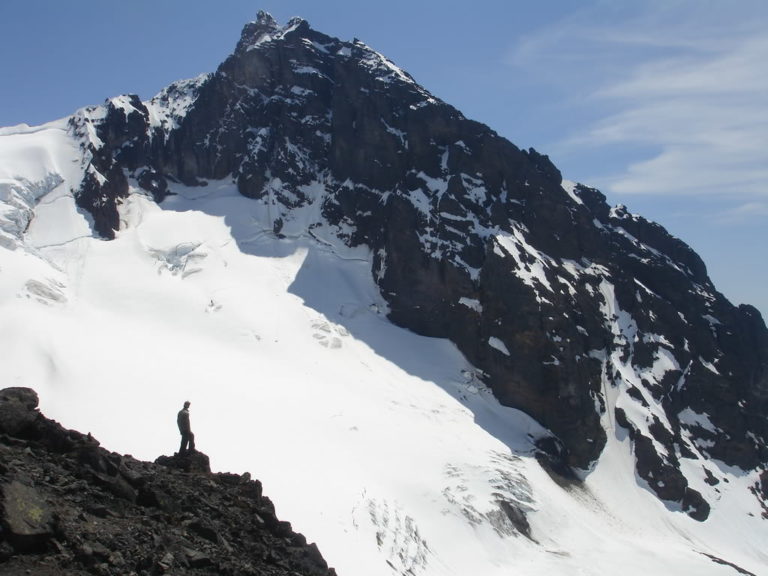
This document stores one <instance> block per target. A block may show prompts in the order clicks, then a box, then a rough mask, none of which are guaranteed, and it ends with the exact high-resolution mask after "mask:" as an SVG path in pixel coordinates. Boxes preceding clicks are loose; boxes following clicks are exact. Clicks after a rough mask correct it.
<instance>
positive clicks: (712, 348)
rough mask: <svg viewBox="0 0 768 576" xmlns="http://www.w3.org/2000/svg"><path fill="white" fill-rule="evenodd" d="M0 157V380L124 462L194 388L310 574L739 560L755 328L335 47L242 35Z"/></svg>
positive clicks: (444, 108) (629, 229)
mask: <svg viewBox="0 0 768 576" xmlns="http://www.w3.org/2000/svg"><path fill="white" fill-rule="evenodd" d="M33 153H34V154H38V155H39V156H40V157H41V158H42V160H41V161H39V162H36V163H33V164H24V163H23V162H22V161H21V159H23V158H30V157H33V156H31V154H33ZM0 154H1V155H2V157H3V159H4V161H3V162H2V163H0V166H2V167H3V170H4V172H3V173H2V174H0V177H2V178H3V180H2V182H3V183H2V185H3V186H4V188H3V189H4V191H5V192H4V199H5V200H6V201H5V202H4V205H3V210H4V212H3V218H4V220H3V226H2V230H3V238H4V240H3V243H4V244H3V245H4V246H6V248H7V249H6V250H4V251H3V252H2V256H3V262H2V263H0V266H1V267H2V269H3V270H4V271H10V273H8V274H6V286H5V288H4V289H3V291H2V298H3V303H4V304H3V307H2V314H3V320H4V325H7V326H9V327H11V330H10V332H9V334H12V335H13V336H10V335H6V336H5V337H4V340H3V345H4V348H5V349H7V350H8V351H9V357H10V358H12V361H11V362H10V363H8V364H7V365H4V367H3V368H2V370H3V372H2V377H3V378H4V379H5V381H6V382H9V383H18V382H23V383H26V384H27V385H32V386H35V387H42V388H44V389H45V394H44V395H43V397H44V398H45V397H47V396H50V398H52V400H51V401H50V402H51V406H50V410H53V411H52V412H51V414H52V415H54V417H58V418H60V419H62V420H64V421H67V422H68V423H69V422H70V420H65V418H64V415H65V414H69V415H70V416H68V418H72V419H73V421H72V425H74V426H77V427H79V428H83V429H94V431H97V432H98V436H99V437H100V438H103V439H104V440H105V441H107V442H115V443H118V444H119V446H115V447H116V448H118V449H121V450H122V451H129V452H135V451H136V450H137V449H136V446H137V445H139V446H142V447H143V448H142V449H148V447H150V446H153V445H156V444H157V442H158V438H159V437H162V436H160V435H161V434H162V432H161V431H162V430H163V429H164V428H165V429H167V424H164V423H165V421H167V419H168V416H167V414H169V413H173V410H172V406H174V405H176V404H178V402H179V400H180V398H179V395H180V394H181V395H183V396H188V395H192V394H193V393H194V394H195V395H196V396H195V399H197V398H200V399H203V401H202V402H203V403H204V406H205V407H204V408H203V410H205V412H204V413H203V414H202V416H203V422H204V423H203V426H206V428H205V429H204V434H202V435H201V437H202V438H205V437H207V438H208V441H209V442H211V446H215V450H206V451H208V452H210V453H211V454H212V456H213V458H214V463H215V462H216V459H217V458H219V459H220V461H221V462H222V463H223V464H224V465H225V466H229V467H232V468H233V469H236V470H237V469H240V470H242V469H244V468H247V469H249V470H252V471H254V472H255V473H257V475H258V476H259V477H263V478H265V481H268V479H272V481H274V483H275V485H276V486H279V488H271V487H269V488H268V489H269V492H270V493H272V494H277V495H278V496H277V497H276V502H277V503H278V507H281V506H286V507H287V508H288V509H289V510H290V514H288V515H289V516H290V517H291V518H297V519H300V522H304V524H303V525H301V526H300V529H301V530H302V532H304V533H307V534H310V535H311V536H312V538H313V539H316V540H317V541H318V543H319V544H320V545H321V548H322V549H323V550H324V551H326V550H329V552H328V553H327V554H328V557H329V560H330V561H331V564H333V565H334V566H337V567H338V568H339V569H340V573H341V574H344V573H345V570H344V568H347V570H349V571H352V572H357V571H365V572H366V573H371V574H374V573H382V574H384V573H390V571H391V570H394V571H395V573H398V572H403V571H407V570H411V571H413V572H415V573H420V572H423V573H437V574H439V573H451V572H450V571H451V570H453V571H454V572H455V573H467V571H469V570H472V571H473V572H478V573H483V574H493V573H497V572H499V573H500V572H501V571H503V570H504V566H507V567H508V566H510V565H512V566H524V565H526V563H527V562H531V563H534V564H535V566H536V568H535V570H538V569H541V570H542V571H544V570H545V569H547V570H548V571H549V573H551V571H552V570H555V571H556V573H572V572H573V571H574V570H576V569H579V568H583V567H585V566H595V565H599V566H600V567H601V568H600V569H599V570H601V571H602V570H605V572H606V573H608V570H609V569H613V570H616V569H619V568H620V567H622V568H623V569H624V570H625V571H626V570H627V569H628V568H627V562H629V563H630V564H631V563H632V562H634V561H636V570H637V573H639V572H640V570H641V568H648V566H652V567H655V568H656V569H657V571H660V572H669V571H671V570H672V569H673V568H681V569H682V567H691V566H695V567H696V568H697V573H712V574H720V573H722V574H726V573H731V572H730V571H731V569H730V568H727V565H722V564H714V563H712V562H711V560H710V559H709V558H708V557H707V556H706V555H704V554H712V555H714V556H717V557H720V558H726V559H728V560H729V561H731V562H735V563H737V564H739V565H741V566H744V567H745V568H752V567H755V566H757V567H759V566H760V565H761V563H763V562H764V561H765V558H764V557H762V556H761V554H762V552H761V551H760V550H761V548H760V544H759V542H760V541H761V538H763V537H764V535H765V526H764V525H765V522H764V520H763V519H762V518H761V514H762V513H763V512H764V510H765V498H766V484H767V482H766V481H765V473H764V472H763V470H764V467H765V461H766V454H765V436H766V418H765V414H766V411H765V406H766V372H765V364H766V330H765V326H764V324H763V322H762V319H761V318H760V317H759V314H757V313H756V311H754V309H751V308H749V307H740V308H734V307H733V306H731V305H730V304H729V303H728V302H727V301H726V300H725V299H724V298H723V297H722V296H721V295H720V294H718V293H717V292H716V291H715V289H714V287H713V286H712V285H711V282H710V281H709V280H708V278H707V276H706V270H705V268H704V265H703V264H702V263H701V261H700V259H699V258H698V257H697V256H696V255H695V254H694V253H693V252H692V251H691V250H690V249H689V248H688V247H687V246H685V245H684V244H683V243H682V242H680V241H679V240H677V239H675V238H672V237H670V236H669V235H667V234H666V232H665V231H664V230H663V229H661V228H660V227H659V226H657V225H654V224H652V223H650V222H647V221H645V220H643V219H642V218H640V217H637V216H634V215H631V214H628V213H627V212H626V210H624V209H622V208H620V207H619V208H615V209H611V208H609V207H608V206H607V205H606V204H605V200H604V198H603V197H602V196H601V195H600V193H599V192H597V191H596V190H593V189H590V188H586V187H584V186H580V185H572V184H569V183H567V182H566V183H563V182H562V181H561V177H560V175H559V173H558V172H557V170H556V169H555V168H554V166H552V165H551V163H550V162H549V161H548V160H547V159H546V157H543V156H541V155H539V154H538V153H536V152H535V151H528V152H524V151H520V150H518V149H517V148H516V147H515V146H514V145H512V144H510V143H509V142H506V141H505V140H503V139H501V138H499V137H498V136H497V135H495V134H494V133H493V132H492V131H490V130H489V129H488V128H486V127H484V126H482V125H479V124H477V123H474V122H471V121H469V120H466V119H465V118H463V116H462V115H461V114H460V113H459V112H458V111H456V110H455V109H453V108H451V107H450V106H448V105H446V104H444V103H442V102H440V101H439V100H437V99H435V98H433V97H432V96H430V95H429V93H428V92H426V91H425V90H424V89H423V88H421V87H419V86H418V85H417V84H415V82H414V81H413V80H412V79H411V78H410V77H409V76H408V75H407V74H405V73H404V72H402V71H400V70H399V69H398V68H397V67H395V66H394V65H393V64H391V63H390V62H388V61H387V60H386V59H385V58H384V57H382V56H381V55H379V54H377V53H376V52H375V51H373V50H371V49H370V48H368V47H367V46H365V45H364V44H362V43H359V42H353V43H345V42H341V41H339V40H336V39H333V38H329V37H327V36H324V35H322V34H320V33H318V32H316V31H313V30H312V29H311V28H310V27H309V26H308V25H307V24H306V23H305V22H303V21H301V20H294V21H292V22H291V23H289V24H288V25H287V26H285V27H282V28H281V27H279V26H277V24H276V23H275V22H274V21H273V20H271V18H270V17H268V16H267V15H261V16H260V18H259V20H258V21H257V22H254V23H251V24H249V25H248V26H246V28H245V30H244V31H243V36H242V38H241V41H240V43H239V44H238V46H237V48H236V50H235V53H234V54H233V55H232V56H231V57H230V58H229V59H228V60H227V61H226V62H224V63H223V64H222V66H221V67H220V68H219V70H218V71H217V72H216V73H215V74H212V75H209V76H203V77H200V78H198V79H195V80H192V81H187V82H182V83H177V84H175V85H172V86H171V87H169V88H168V89H166V90H165V91H163V92H162V93H161V94H160V95H158V97H156V98H155V99H153V100H152V101H149V102H146V103H142V102H140V101H139V99H138V98H136V97H130V96H126V97H119V98H115V99H112V100H110V101H108V102H107V103H106V104H105V105H104V106H102V107H95V108H89V109H84V110H81V111H80V112H78V113H77V114H75V115H74V116H73V117H72V118H71V119H68V120H67V121H65V122H59V123H53V124H51V125H48V126H46V127H40V128H36V129H26V128H25V129H9V130H6V131H5V132H4V136H3V137H2V140H0ZM45 154H48V156H47V157H44V158H43V156H45ZM75 204H76V205H77V206H79V207H80V208H81V209H83V210H84V211H78V210H77V209H76V205H75ZM91 230H95V231H97V232H98V233H99V234H100V235H101V236H102V237H104V238H112V240H111V241H109V242H105V241H102V240H99V239H98V238H95V237H93V236H92V235H91ZM387 319H388V320H390V321H392V322H394V323H395V324H397V325H400V326H403V327H406V328H409V329H410V330H411V331H412V332H410V333H409V332H405V331H403V330H401V329H398V328H396V327H395V326H393V325H392V324H391V323H390V322H389V321H388V320H387ZM84 327H85V332H83V330H82V329H83V328H84ZM413 332H415V333H418V334H422V335H423V336H429V337H439V338H448V339H450V340H451V341H452V342H453V343H454V344H450V343H449V342H448V341H446V340H434V339H431V338H424V337H423V336H416V335H415V334H414V333H413ZM454 345H455V347H454ZM113 366H119V370H117V371H115V369H114V368H113ZM486 386H487V387H488V388H486ZM489 390H490V391H492V392H493V394H494V396H495V397H493V396H490V395H489ZM146 398H152V400H153V403H154V404H156V405H155V406H151V407H149V408H148V407H147V406H146V401H145V399H146ZM496 398H498V399H499V400H500V401H501V402H502V403H504V404H507V405H509V406H511V407H513V408H519V409H522V410H524V411H525V412H527V413H528V414H530V415H531V416H533V417H534V418H535V419H536V420H538V421H539V422H540V423H541V424H543V425H544V426H545V427H546V429H545V428H542V427H541V426H540V425H539V424H537V423H536V422H534V421H533V420H531V419H530V418H529V417H527V416H525V415H524V414H522V413H521V412H518V411H517V410H514V409H513V408H504V407H502V406H500V405H499V404H498V403H497V401H496ZM200 403H201V402H196V405H199V404H200ZM113 404H114V405H116V406H125V409H128V410H129V411H137V410H139V409H140V410H141V411H146V412H147V417H146V420H147V423H148V425H147V429H146V430H141V431H136V430H134V429H133V428H134V427H132V426H129V425H128V426H126V423H127V422H130V421H131V417H130V416H128V415H122V414H119V413H120V412H121V411H122V408H118V409H117V410H116V411H117V412H118V414H117V415H116V414H115V413H114V412H115V411H113V410H107V407H108V406H110V405H113ZM90 407H92V408H93V409H91V408H90ZM46 410H47V411H50V410H49V409H48V408H46ZM58 411H61V412H60V413H59V412H58ZM206 421H207V422H208V423H207V424H206V423H205V422H206ZM214 422H215V424H214ZM126 427H127V428H128V429H130V432H129V431H127V430H126ZM275 427H278V428H279V430H280V431H281V437H280V439H279V440H278V441H277V442H275V444H274V445H265V444H271V442H262V441H261V439H266V438H269V439H270V440H272V439H273V435H274V430H275ZM170 432H171V433H172V432H173V431H172V429H171V431H170ZM553 434H554V435H553ZM165 435H166V436H167V435H168V434H165ZM416 438H418V439H419V442H418V443H416V442H414V440H415V439H416ZM168 441H171V440H170V439H169V440H168ZM173 441H174V442H175V439H174V440H173ZM243 445H245V446H252V452H249V453H248V454H243V451H242V446H243ZM131 446H133V447H131ZM424 446H426V447H427V449H426V450H425V449H424V448H423V447H424ZM156 452H157V449H156V450H155V453H156ZM259 462H263V464H262V465H263V466H265V468H268V469H266V470H265V472H264V474H262V473H260V472H259ZM539 462H541V463H542V464H543V465H544V466H545V468H546V469H548V470H550V472H551V473H552V478H550V477H549V475H547V474H546V473H544V472H543V470H542V468H541V465H540V464H539ZM570 466H575V467H577V468H578V469H580V471H577V473H576V474H575V475H574V473H573V471H571V470H570V468H569V467H570ZM635 468H636V470H637V473H638V474H639V476H637V477H636V476H635V471H634V470H635ZM414 471H418V473H417V474H415V475H414ZM761 474H762V477H763V480H761ZM414 476H415V477H414ZM563 476H565V477H566V478H563ZM310 479H311V480H310ZM556 481H559V482H561V483H563V484H564V485H565V488H563V487H561V486H560V485H559V484H558V483H557V482H556ZM307 482H310V483H316V486H312V487H311V488H309V489H308V487H307V486H306V483H307ZM297 493H302V494H307V500H306V501H301V502H297V501H296V500H295V498H296V496H295V495H296V494H297ZM653 494H656V495H658V496H660V497H661V498H662V499H663V502H660V501H658V500H656V499H655V497H654V496H653ZM292 501H293V503H292ZM279 509H280V508H279ZM678 510H684V511H686V512H688V514H690V516H691V517H693V519H691V518H688V517H686V516H685V515H681V514H679V513H678V512H676V511H678ZM563 514H565V515H566V520H565V521H564V520H563V519H562V516H563ZM576 519H578V522H577V521H576ZM694 519H695V520H694ZM702 520H706V522H704V523H703V524H699V522H697V521H702ZM733 522H735V523H736V525H738V526H740V527H741V529H740V530H737V531H736V532H735V533H734V531H732V530H728V529H727V528H726V527H727V526H730V525H732V523H733ZM681 533H682V534H684V535H685V538H681V537H680V534H681ZM526 534H527V535H528V536H530V538H527V537H526V536H525V535H526ZM321 535H322V536H321ZM640 537H642V538H643V539H644V540H643V542H642V543H638V539H639V538H640ZM686 538H687V539H686ZM323 539H325V541H324V540H323ZM456 541H461V542H466V546H464V547H462V549H460V550H459V549H455V546H453V545H452V544H451V543H452V542H456ZM595 542H599V543H600V546H597V547H595V546H594V544H595ZM649 558H650V560H649ZM649 563H650V564H649ZM723 566H726V567H725V568H724V567H723ZM752 569H753V570H757V568H752ZM378 570H380V572H378ZM532 570H533V569H532ZM597 573H602V572H600V571H597ZM630 573H631V572H630Z"/></svg>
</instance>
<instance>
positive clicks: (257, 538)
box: [0, 388, 335, 576]
mask: <svg viewBox="0 0 768 576" xmlns="http://www.w3.org/2000/svg"><path fill="white" fill-rule="evenodd" d="M36 406H37V395H36V394H35V393H34V391H32V390H29V389H23V388H11V389H5V390H2V391H0V413H1V414H2V415H3V416H7V415H15V416H14V421H21V420H24V421H27V422H32V424H30V425H28V426H25V427H24V428H23V429H16V430H17V431H15V432H11V431H9V430H8V429H7V428H5V427H4V428H3V429H2V430H0V495H1V496H2V501H1V502H0V528H2V529H1V530H0V573H1V574H9V575H12V574H19V575H21V574H42V575H47V574H51V575H53V574H98V575H101V576H106V575H124V574H135V575H150V574H151V575H154V574H225V575H226V574H230V575H241V574H243V575H252V576H267V575H275V576H278V575H284V576H295V575H297V574H301V575H307V576H310V575H311V576H332V575H334V574H335V572H334V570H333V569H329V568H328V565H327V564H326V562H325V560H323V557H322V556H321V554H320V552H319V550H318V549H317V546H315V545H314V544H308V543H307V541H306V539H305V538H304V537H303V536H302V535H301V534H297V533H295V532H294V531H293V530H292V529H291V525H290V523H288V522H284V521H281V520H279V519H278V518H277V517H276V516H275V510H274V506H273V505H272V503H271V502H270V500H269V499H268V498H267V497H265V496H264V495H263V494H262V489H261V484H260V483H259V481H258V480H252V479H251V478H250V476H249V475H248V474H244V475H242V476H241V475H236V474H226V473H216V474H211V473H210V471H209V470H208V471H191V472H190V471H187V470H200V469H208V457H207V456H206V455H205V454H202V453H199V452H197V453H193V454H190V455H186V456H181V457H179V456H172V457H161V459H158V460H162V462H163V464H162V465H161V464H151V463H149V462H141V461H138V460H135V459H134V458H132V457H131V456H122V455H119V454H115V453H111V452H108V451H107V450H104V449H103V448H101V447H99V444H98V442H97V441H96V440H94V439H93V438H91V437H90V435H83V434H80V433H79V432H75V431H73V430H65V429H64V428H62V427H61V426H60V425H59V424H57V423H56V422H54V421H52V420H48V419H47V418H45V417H44V416H43V415H41V414H40V413H39V412H38V411H37V410H36ZM7 422H8V421H7V420H6V419H5V418H3V419H2V420H0V425H4V424H6V423H7Z"/></svg>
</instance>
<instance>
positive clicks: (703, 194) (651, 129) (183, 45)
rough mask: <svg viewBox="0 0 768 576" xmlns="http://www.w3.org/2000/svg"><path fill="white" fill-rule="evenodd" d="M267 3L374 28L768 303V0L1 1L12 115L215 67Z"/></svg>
mask: <svg viewBox="0 0 768 576" xmlns="http://www.w3.org/2000/svg"><path fill="white" fill-rule="evenodd" d="M260 9H264V10H267V11H269V12H271V13H272V14H273V16H275V18H276V19H277V20H278V21H279V22H281V23H284V22H286V21H287V20H288V19H289V18H290V17H292V16H302V17H303V18H305V19H307V20H308V21H309V22H310V24H311V25H312V26H313V27H314V28H316V29H318V30H320V31H323V32H325V33H327V34H331V35H333V36H337V37H340V38H342V39H347V40H349V39H352V38H355V37H356V38H359V39H361V40H363V41H364V42H366V43H367V44H369V45H370V46H372V47H373V48H375V49H377V50H379V51H380V52H382V53H384V54H385V55H386V56H387V57H389V58H390V59H391V60H393V61H395V63H397V64H398V65H399V66H401V67H402V68H404V69H405V70H407V71H408V72H409V73H411V75H412V76H414V78H415V79H416V80H417V81H418V82H419V83H421V84H422V85H423V86H424V87H426V88H427V89H428V90H430V91H431V92H432V93H433V94H435V95H436V96H438V97H440V98H441V99H443V100H445V101H446V102H448V103H450V104H453V105H454V106H456V107H457V108H459V109H460V110H462V112H464V114H465V115H466V116H468V117H470V118H473V119H475V120H479V121H481V122H484V123H485V124H488V125H489V126H491V127H492V128H493V129H494V130H496V131H497V132H499V133H500V134H501V135H503V136H505V137H507V138H508V139H510V140H511V141H512V142H514V143H515V144H516V145H518V146H519V147H521V148H528V147H534V148H536V149H537V150H539V151H540V152H542V153H545V154H548V155H549V156H550V157H551V158H552V159H553V161H554V162H555V164H556V165H557V166H558V167H559V168H560V169H561V171H562V172H563V175H564V177H566V178H568V179H571V180H577V181H580V182H584V183H586V184H589V185H592V186H596V187H598V188H600V189H601V190H602V191H603V192H604V193H605V194H606V195H607V196H608V200H609V202H610V203H612V204H625V205H627V207H628V208H629V209H630V210H631V211H632V212H635V213H638V214H641V215H643V216H645V217H646V218H649V219H651V220H654V221H656V222H659V223H660V224H662V225H663V226H665V227H666V228H667V229H668V230H669V231H670V232H671V233H673V234H674V235H676V236H678V237H680V238H681V239H683V240H684V241H685V242H687V243H688V244H690V245H691V246H692V247H693V248H694V249H695V250H696V251H697V252H698V253H699V254H700V255H701V256H702V258H703V259H704V261H705V262H706V264H707V267H708V269H709V272H710V276H711V277H712V279H713V281H714V282H715V285H716V286H717V287H718V289H719V290H720V291H722V292H723V293H724V294H725V295H726V296H727V297H728V298H729V299H730V300H731V301H733V302H734V303H737V304H738V303H742V302H746V303H750V304H753V305H755V306H757V307H758V308H759V309H760V310H761V311H762V313H763V316H764V317H765V318H768V290H766V286H768V257H766V249H767V248H768V65H766V64H765V63H766V62H768V2H766V1H764V0H730V1H728V2H724V1H711V0H665V1H663V2H661V1H659V2H657V1H653V0H647V1H644V2H640V1H637V2H619V1H607V0H606V1H600V0H585V1H581V2H576V1H566V0H559V1H555V0H541V1H539V2H514V1H511V0H506V1H496V0H487V1H483V0H478V1H477V2H474V3H446V2H438V1H435V0H421V1H418V0H411V1H408V2H406V1H401V0H390V1H389V2H386V3H383V2H375V3H367V2H361V1H358V2H352V1H342V0H328V1H324V2H318V1H317V0H314V1H310V0H304V1H290V0H283V1H280V2H275V1H266V0H265V1H262V2H259V1H241V0H227V1H224V2H215V3H214V2H196V1H193V0H185V1H182V0H153V1H148V0H132V1H131V2H118V1H116V0H114V1H105V0H99V1H96V0H70V1H68V2H62V1H60V0H2V2H0V26H1V27H2V28H1V31H2V33H0V126H7V125H13V124H18V123H21V122H26V123H28V124H39V123H42V122H46V121H49V120H53V119H56V118H60V117H62V116H66V115H69V114H71V113H72V112H74V111H75V110H76V109H77V108H80V107H82V106H86V105H90V104H98V103H101V102H102V101H103V100H104V99H106V98H108V97H111V96H115V95H118V94H121V93H128V92H130V93H137V94H139V96H141V97H142V98H143V99H146V98H150V97H151V96H153V95H154V94H155V93H156V92H158V91H159V90H160V89H161V88H162V87H163V86H165V85H167V84H169V83H170V82H172V81H174V80H178V79H182V78H188V77H193V76H196V75H198V74H200V73H203V72H209V71H213V70H215V68H216V66H217V65H218V64H219V63H220V62H221V61H222V60H223V59H224V58H225V57H226V56H227V55H228V54H229V53H230V52H231V51H232V50H233V48H234V45H235V43H236V41H237V39H238V37H239V33H240V30H241V28H242V26H243V25H244V24H245V23H246V22H247V21H249V20H253V19H254V18H255V17H256V13H257V12H258V10H260Z"/></svg>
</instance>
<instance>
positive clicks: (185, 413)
mask: <svg viewBox="0 0 768 576" xmlns="http://www.w3.org/2000/svg"><path fill="white" fill-rule="evenodd" d="M189 404H190V402H189V400H187V401H186V402H184V408H182V409H181V410H179V414H178V415H177V416H176V423H177V424H178V425H179V432H180V433H181V447H180V448H179V454H186V453H187V450H189V452H194V451H195V435H194V434H193V433H192V426H191V425H190V423H189Z"/></svg>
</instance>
